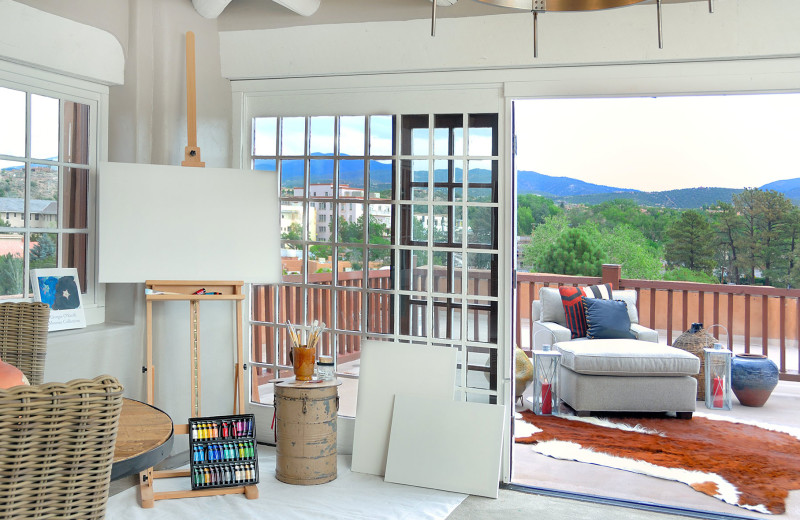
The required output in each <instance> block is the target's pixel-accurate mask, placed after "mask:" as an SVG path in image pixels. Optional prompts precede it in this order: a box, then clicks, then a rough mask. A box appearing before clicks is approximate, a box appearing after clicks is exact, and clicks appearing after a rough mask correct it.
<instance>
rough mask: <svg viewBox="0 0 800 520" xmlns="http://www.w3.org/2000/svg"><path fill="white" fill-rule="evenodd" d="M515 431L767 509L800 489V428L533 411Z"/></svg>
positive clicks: (543, 449) (782, 506)
mask: <svg viewBox="0 0 800 520" xmlns="http://www.w3.org/2000/svg"><path fill="white" fill-rule="evenodd" d="M523 420H524V421H525V422H523ZM515 435H516V442H518V443H524V444H531V445H532V449H533V450H534V451H535V452H537V453H541V454H543V455H547V456H550V457H554V458H557V459H565V460H575V461H578V462H587V463H591V464H597V465H601V466H607V467H611V468H616V469H623V470H626V471H631V472H635V473H642V474H645V475H650V476H653V477H658V478H663V479H668V480H675V481H678V482H683V483H685V484H688V485H689V486H691V487H692V488H694V489H695V490H697V491H700V492H701V493H705V494H707V495H710V496H712V497H715V498H718V499H719V500H722V501H724V502H727V503H729V504H734V505H737V506H739V507H743V508H746V509H750V510H752V511H757V512H759V513H771V514H780V513H783V512H785V510H786V497H787V496H788V492H789V491H790V490H795V489H800V430H798V429H792V428H782V427H776V426H768V425H756V424H755V423H742V422H732V421H731V420H728V419H727V418H723V417H721V416H711V415H709V416H703V415H702V414H695V416H694V418H692V419H691V420H689V421H686V420H681V419H675V418H671V417H665V416H659V417H657V418H656V417H652V418H651V417H642V416H637V417H624V416H614V417H608V418H605V419H603V418H595V417H587V418H580V417H572V416H562V417H556V416H537V415H534V414H533V413H532V412H527V411H526V412H522V420H517V421H516V428H515Z"/></svg>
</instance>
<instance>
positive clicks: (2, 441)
mask: <svg viewBox="0 0 800 520" xmlns="http://www.w3.org/2000/svg"><path fill="white" fill-rule="evenodd" d="M121 410H122V385H120V384H119V382H118V381H117V380H116V379H115V378H113V377H111V376H99V377H96V378H94V379H76V380H73V381H70V382H68V383H47V384H43V385H32V386H23V385H20V386H14V387H11V388H9V389H8V390H0V454H2V456H0V519H14V520H19V519H28V518H36V519H43V518H59V519H76V520H77V519H81V520H86V519H101V518H103V517H104V516H105V511H106V501H107V500H108V486H109V481H110V478H111V465H112V463H113V458H114V443H115V441H116V438H117V425H118V422H119V415H120V412H121Z"/></svg>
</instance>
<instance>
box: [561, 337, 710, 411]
mask: <svg viewBox="0 0 800 520" xmlns="http://www.w3.org/2000/svg"><path fill="white" fill-rule="evenodd" d="M554 347H555V348H556V349H558V351H559V352H561V364H560V366H559V397H560V398H561V399H562V400H563V401H564V402H565V403H567V404H568V405H569V406H570V407H572V408H573V409H574V410H575V412H576V413H577V414H578V415H588V414H589V413H591V412H676V414H677V416H678V417H680V418H683V419H691V417H692V413H693V412H694V410H695V402H696V399H697V380H696V379H695V378H693V377H692V375H694V374H697V373H698V372H699V371H700V360H699V359H698V358H697V356H695V355H693V354H690V353H689V352H685V351H683V350H680V349H677V348H673V347H669V346H667V345H662V344H659V343H650V342H646V341H637V340H635V339H587V340H583V341H568V342H559V343H556V344H555V345H554Z"/></svg>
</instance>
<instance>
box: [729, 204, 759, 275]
mask: <svg viewBox="0 0 800 520" xmlns="http://www.w3.org/2000/svg"><path fill="white" fill-rule="evenodd" d="M759 193H760V190H758V189H756V188H747V189H745V190H744V191H742V192H740V193H737V194H736V195H734V196H733V197H732V199H733V207H734V209H735V210H736V213H737V214H738V215H740V222H741V233H739V237H738V241H737V246H736V247H737V249H738V251H739V253H738V255H737V263H738V265H739V267H740V268H741V269H742V270H743V271H744V274H745V281H746V282H747V283H749V284H753V283H755V281H756V269H757V268H758V267H759V265H758V264H759V262H758V247H759V245H758V206H759Z"/></svg>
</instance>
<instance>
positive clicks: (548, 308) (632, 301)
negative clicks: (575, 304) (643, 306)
mask: <svg viewBox="0 0 800 520" xmlns="http://www.w3.org/2000/svg"><path fill="white" fill-rule="evenodd" d="M611 298H612V299H613V300H622V301H624V302H625V303H626V304H627V305H628V317H629V318H630V319H631V323H639V311H638V310H637V309H636V291H634V290H633V289H625V290H616V291H612V292H611ZM539 302H540V303H541V313H540V314H539V319H540V320H541V321H552V322H553V323H558V324H559V325H561V326H562V327H566V326H567V317H566V316H565V314H564V305H563V303H562V302H561V293H560V292H558V288H557V287H542V288H541V289H539Z"/></svg>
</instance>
